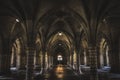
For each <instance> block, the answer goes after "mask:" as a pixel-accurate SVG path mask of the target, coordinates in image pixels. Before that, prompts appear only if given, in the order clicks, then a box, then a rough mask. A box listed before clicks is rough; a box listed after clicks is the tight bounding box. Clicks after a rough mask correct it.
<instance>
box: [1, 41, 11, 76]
mask: <svg viewBox="0 0 120 80" xmlns="http://www.w3.org/2000/svg"><path fill="white" fill-rule="evenodd" d="M8 44H9V42H7V41H5V42H3V48H2V53H1V54H0V55H1V58H0V60H1V67H0V74H2V75H3V74H5V75H7V74H10V63H11V62H10V61H11V52H12V49H11V50H10V46H9V45H8Z"/></svg>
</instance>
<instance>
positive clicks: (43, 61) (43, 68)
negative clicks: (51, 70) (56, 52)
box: [42, 50, 45, 74]
mask: <svg viewBox="0 0 120 80" xmlns="http://www.w3.org/2000/svg"><path fill="white" fill-rule="evenodd" d="M42 57H43V58H42V59H43V60H42V74H44V73H45V50H43V53H42Z"/></svg>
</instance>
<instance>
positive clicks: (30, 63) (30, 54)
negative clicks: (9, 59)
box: [26, 44, 35, 80]
mask: <svg viewBox="0 0 120 80" xmlns="http://www.w3.org/2000/svg"><path fill="white" fill-rule="evenodd" d="M34 53H35V46H34V45H33V44H31V45H28V47H27V70H26V80H33V68H34Z"/></svg>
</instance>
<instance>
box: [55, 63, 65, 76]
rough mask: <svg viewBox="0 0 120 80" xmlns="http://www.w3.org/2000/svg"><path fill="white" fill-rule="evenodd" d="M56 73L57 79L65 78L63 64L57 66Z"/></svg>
mask: <svg viewBox="0 0 120 80" xmlns="http://www.w3.org/2000/svg"><path fill="white" fill-rule="evenodd" d="M55 72H56V76H57V78H63V77H64V75H63V73H64V68H63V66H62V65H61V64H59V65H58V66H57V68H56V70H55Z"/></svg>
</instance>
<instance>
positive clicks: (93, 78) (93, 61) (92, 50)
mask: <svg viewBox="0 0 120 80" xmlns="http://www.w3.org/2000/svg"><path fill="white" fill-rule="evenodd" d="M89 54H90V80H98V74H97V53H96V47H94V46H89Z"/></svg>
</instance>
